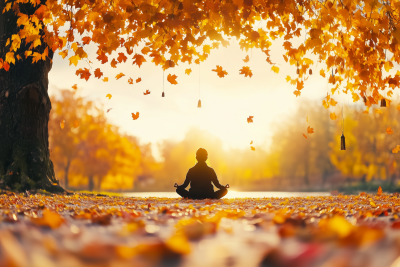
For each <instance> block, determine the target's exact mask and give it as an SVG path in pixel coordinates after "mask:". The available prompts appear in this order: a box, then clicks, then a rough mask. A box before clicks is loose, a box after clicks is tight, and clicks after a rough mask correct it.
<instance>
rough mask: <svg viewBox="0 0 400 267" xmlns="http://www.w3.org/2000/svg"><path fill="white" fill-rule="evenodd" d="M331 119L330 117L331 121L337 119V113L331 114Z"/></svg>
mask: <svg viewBox="0 0 400 267" xmlns="http://www.w3.org/2000/svg"><path fill="white" fill-rule="evenodd" d="M329 117H330V118H331V120H333V121H334V120H336V119H337V117H336V114H335V112H331V114H330V115H329Z"/></svg>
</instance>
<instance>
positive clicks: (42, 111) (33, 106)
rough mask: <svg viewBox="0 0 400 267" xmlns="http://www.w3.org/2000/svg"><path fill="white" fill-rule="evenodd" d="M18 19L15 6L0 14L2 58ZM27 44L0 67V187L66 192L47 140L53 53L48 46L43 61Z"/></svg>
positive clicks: (0, 1)
mask: <svg viewBox="0 0 400 267" xmlns="http://www.w3.org/2000/svg"><path fill="white" fill-rule="evenodd" d="M13 4H14V3H13ZM4 6H5V0H0V8H1V12H2V10H3V8H4ZM40 6H41V4H39V5H37V6H36V7H33V6H32V5H30V4H20V5H19V8H20V10H21V12H23V13H25V14H28V15H31V14H33V13H34V12H35V10H36V9H37V8H39V7H40ZM17 19H18V17H17V16H16V14H15V12H14V11H13V9H10V10H9V11H8V12H5V13H1V14H0V58H3V59H5V54H6V53H7V52H9V49H10V46H6V41H7V39H9V38H10V39H11V36H12V35H13V34H18V32H19V27H18V26H17V23H16V22H17ZM29 46H30V43H29V44H26V43H25V40H24V39H23V40H22V42H21V47H20V49H19V50H18V51H17V52H16V53H15V58H16V56H17V54H18V55H19V56H20V57H21V58H22V59H21V60H17V58H16V61H15V65H14V64H10V69H9V71H6V70H5V69H4V68H3V69H0V137H1V141H0V188H3V189H12V190H16V191H24V190H30V189H45V190H47V191H50V192H63V191H64V189H63V188H62V187H60V186H59V185H58V181H57V180H56V178H55V174H54V167H53V163H52V161H51V160H50V153H49V142H48V121H49V113H50V109H51V103H50V98H49V96H48V92H47V89H48V73H49V71H50V69H51V65H52V56H53V53H52V50H51V49H50V48H49V57H48V58H46V60H45V61H43V60H40V61H38V62H37V63H32V58H30V57H28V58H27V59H25V56H24V52H25V51H27V50H28V49H29ZM46 47H47V45H46V44H45V43H44V41H43V40H42V45H40V46H38V47H36V48H34V49H33V50H34V52H40V53H43V52H44V50H45V49H46Z"/></svg>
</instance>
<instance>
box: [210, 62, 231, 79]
mask: <svg viewBox="0 0 400 267" xmlns="http://www.w3.org/2000/svg"><path fill="white" fill-rule="evenodd" d="M212 71H215V72H216V73H217V75H218V76H219V77H220V78H223V77H224V76H225V75H228V72H226V71H224V70H223V69H222V67H221V66H218V65H217V68H216V69H213V70H212Z"/></svg>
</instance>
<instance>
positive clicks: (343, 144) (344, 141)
mask: <svg viewBox="0 0 400 267" xmlns="http://www.w3.org/2000/svg"><path fill="white" fill-rule="evenodd" d="M340 150H346V139H345V138H344V118H343V106H342V136H341V137H340Z"/></svg>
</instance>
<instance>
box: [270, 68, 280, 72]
mask: <svg viewBox="0 0 400 267" xmlns="http://www.w3.org/2000/svg"><path fill="white" fill-rule="evenodd" d="M271 70H272V71H274V72H275V73H279V68H278V67H277V66H272V68H271Z"/></svg>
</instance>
